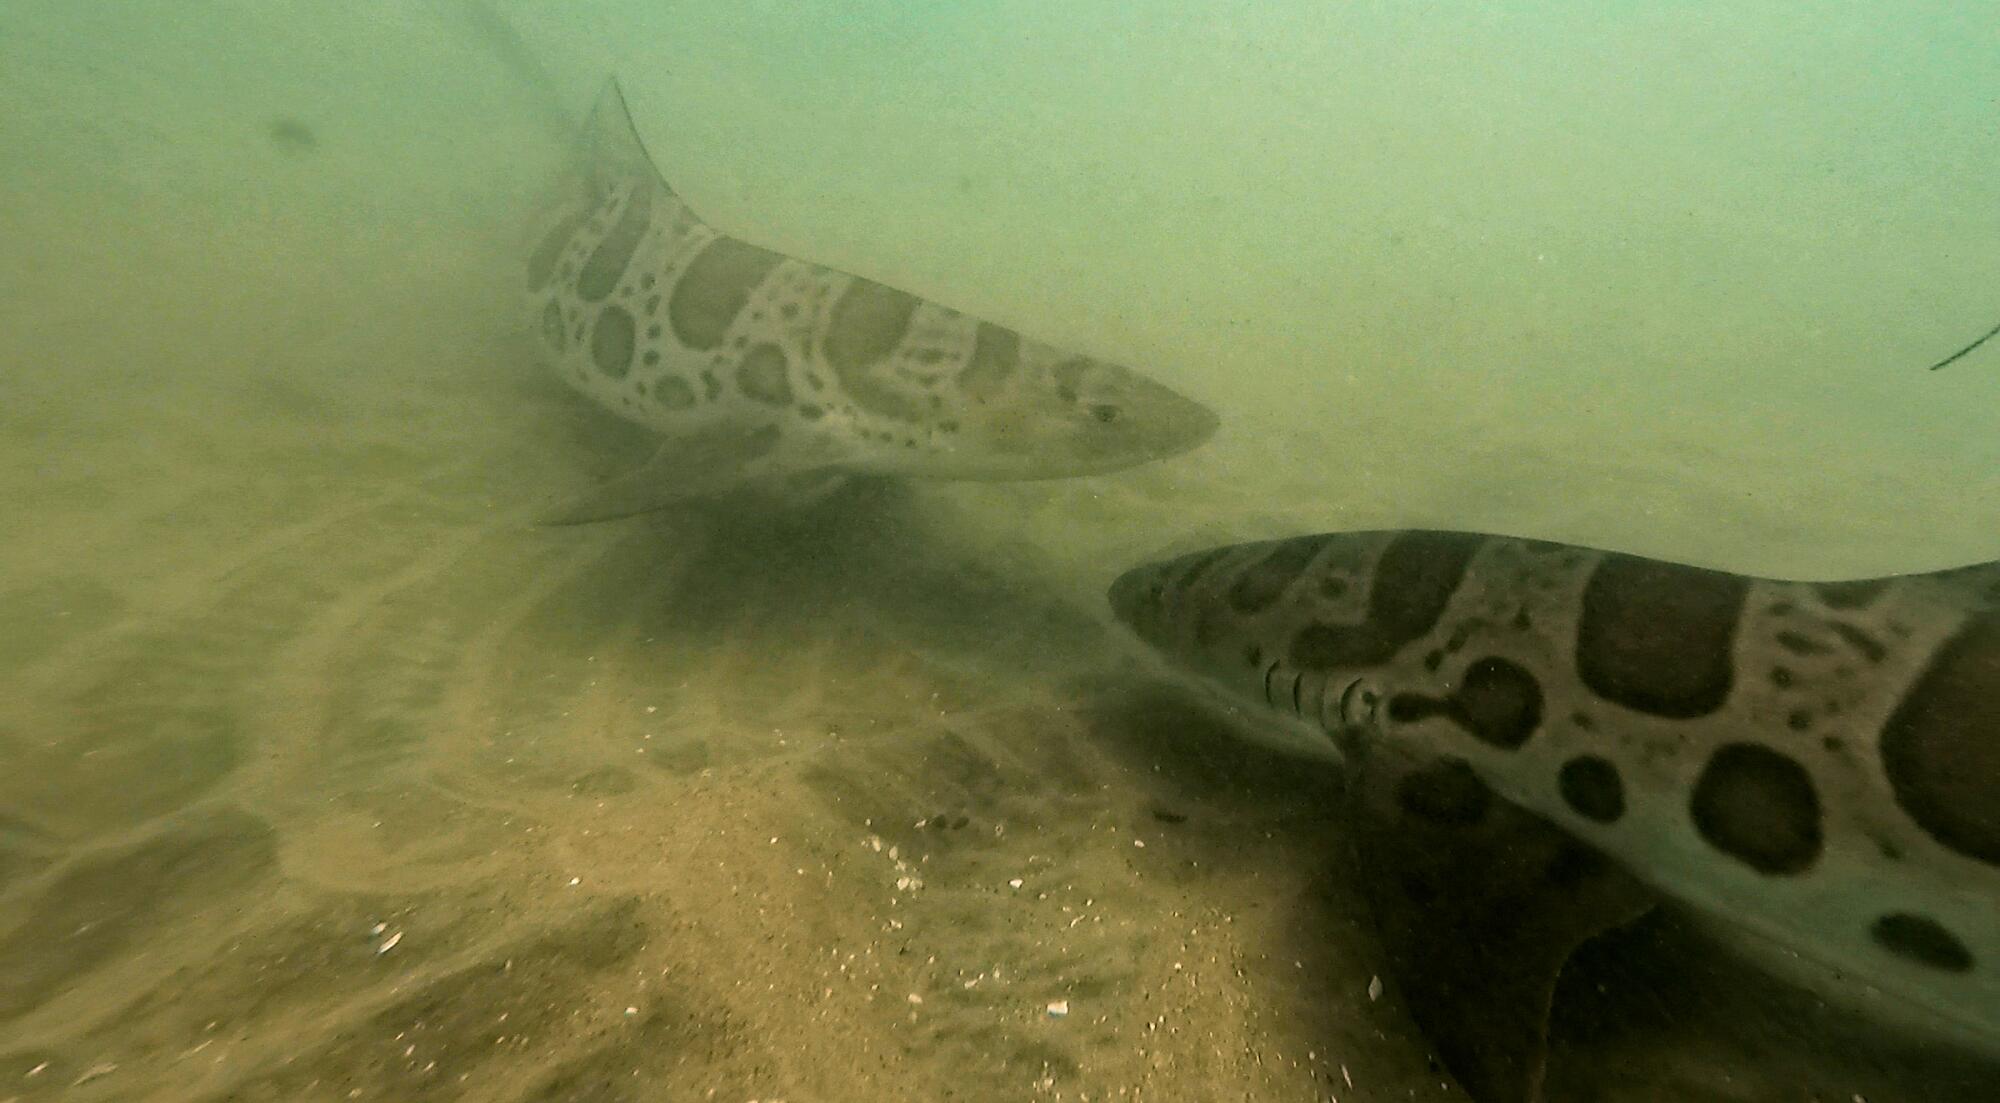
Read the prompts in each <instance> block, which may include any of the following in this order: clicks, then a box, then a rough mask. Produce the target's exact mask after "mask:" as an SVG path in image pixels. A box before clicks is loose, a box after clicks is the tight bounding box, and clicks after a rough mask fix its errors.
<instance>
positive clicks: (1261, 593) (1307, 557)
mask: <svg viewBox="0 0 2000 1103" xmlns="http://www.w3.org/2000/svg"><path fill="white" fill-rule="evenodd" d="M1326 543H1327V538H1326V537H1324V536H1301V537H1298V538H1296V539H1292V540H1281V541H1278V542H1277V543H1276V544H1274V545H1272V547H1271V550H1270V551H1269V552H1268V553H1266V554H1265V556H1264V557H1263V558H1262V559H1259V560H1258V561H1257V562H1255V563H1253V564H1251V565H1250V567H1249V568H1248V569H1247V570H1245V571H1243V573H1241V574H1239V575H1237V576H1236V581H1235V582H1234V583H1231V584H1230V587H1229V595H1228V596H1229V607H1230V608H1231V609H1234V610H1236V611H1237V612H1239V613H1241V614H1243V615H1244V616H1254V615H1255V614H1257V613H1261V612H1263V611H1264V610H1266V609H1269V608H1270V607H1271V606H1272V605H1274V604H1276V603H1277V600H1278V599H1279V598H1280V597H1282V596H1284V593H1285V591H1286V590H1287V589H1288V588H1290V586H1291V585H1292V583H1294V582H1296V581H1298V578H1299V576H1300V575H1302V574H1304V573H1305V571H1306V568H1307V567H1310V566H1312V561H1313V557H1314V556H1316V555H1318V554H1319V552H1320V549H1321V548H1324V547H1325V546H1326Z"/></svg>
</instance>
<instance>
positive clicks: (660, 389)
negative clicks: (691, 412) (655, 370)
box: [653, 375, 694, 410]
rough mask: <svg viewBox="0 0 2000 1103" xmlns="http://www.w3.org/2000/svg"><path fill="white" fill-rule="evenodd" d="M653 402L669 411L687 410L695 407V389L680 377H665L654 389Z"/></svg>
mask: <svg viewBox="0 0 2000 1103" xmlns="http://www.w3.org/2000/svg"><path fill="white" fill-rule="evenodd" d="M653 401H655V402H658V403H659V404H660V405H662V406H665V407H666V408H667V409H669V410H685V409H687V408H689V407H691V406H693V405H694V388H693V387H690V386H688V382H687V380H685V379H682V378H680V377H679V376H674V375H669V376H665V377H663V378H661V380H660V381H659V382H658V383H657V384H655V385H654V387H653Z"/></svg>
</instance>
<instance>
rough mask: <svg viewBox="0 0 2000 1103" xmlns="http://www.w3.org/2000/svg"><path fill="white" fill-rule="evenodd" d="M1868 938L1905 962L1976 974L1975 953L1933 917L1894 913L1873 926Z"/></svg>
mask: <svg viewBox="0 0 2000 1103" xmlns="http://www.w3.org/2000/svg"><path fill="white" fill-rule="evenodd" d="M1868 936H1869V937H1870V938H1873V939H1874V940H1875V944H1876V945H1877V946H1880V947H1882V948H1883V949H1884V950H1887V951H1889V952H1890V953H1892V954H1894V955H1896V956H1897V957H1899V958H1902V959H1903V960H1905V961H1910V962H1915V963H1916V964H1918V965H1923V966H1928V967H1929V968H1932V969H1936V970H1938V971H1939V972H1944V973H1969V972H1971V971H1972V951H1970V950H1968V949H1966V948H1965V943H1963V942H1961V941H1959V939H1958V936H1957V935H1954V934H1952V933H1951V932H1950V931H1948V930H1945V928H1944V925H1943V924H1942V923H1939V922H1938V921H1937V920H1935V919H1932V918H1930V917H1929V916H1924V915H1911V914H1909V913H1908V912H1892V913H1890V914H1888V915H1885V916H1883V917H1882V918H1880V919H1877V920H1876V921H1875V922H1874V923H1873V924H1871V925H1870V926H1869V928H1868Z"/></svg>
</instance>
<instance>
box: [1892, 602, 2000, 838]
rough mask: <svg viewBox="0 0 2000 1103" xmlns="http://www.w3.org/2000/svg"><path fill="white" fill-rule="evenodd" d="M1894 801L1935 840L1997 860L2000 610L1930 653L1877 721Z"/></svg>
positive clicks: (1977, 620) (1999, 823) (1999, 829)
mask: <svg viewBox="0 0 2000 1103" xmlns="http://www.w3.org/2000/svg"><path fill="white" fill-rule="evenodd" d="M1882 768H1883V772H1884V773H1885V774H1887V775H1888V778H1889V785H1890V787H1891V788H1892V789H1893V790H1894V791H1895V794H1896V803H1897V804H1899V805H1901V806H1902V808H1903V811H1905V812H1908V813H1909V814H1910V818H1911V819H1913V820H1915V821H1916V822H1917V825H1918V826H1919V827H1921V828H1923V829H1924V831H1925V832H1926V833H1928V834H1929V835H1930V836H1931V837H1932V838H1933V839H1936V840H1937V841H1938V843H1939V844H1940V845H1943V846H1946V847H1949V848H1951V849H1952V850H1954V851H1957V852H1958V853H1960V854H1963V855H1965V856H1966V857H1968V858H1973V859H1976V860H1978V861H1981V862H1985V863H1986V864H1988V865H1994V866H2000V615H1996V614H1993V613H1983V614H1981V615H1979V616H1978V617H1976V618H1974V619H1973V620H1972V621H1971V622H1970V623H1969V624H1967V625H1966V626H1965V627H1964V628H1962V629H1960V630H1959V632H1958V634H1957V635H1955V636H1953V637H1952V638H1951V639H1950V640H1948V641H1946V642H1945V644H1944V646H1942V647H1940V648H1939V649H1938V651H1937V654H1935V655H1933V656H1932V657H1931V662H1930V665H1929V667H1927V668H1926V669H1925V670H1924V673H1923V676H1922V677H1920V678H1918V679H1917V682H1916V684H1915V685H1914V686H1912V687H1911V688H1910V691H1909V693H1908V694H1907V695H1905V696H1904V698H1903V700H1902V702H1901V703H1900V704H1898V705H1897V706H1896V710H1895V711H1894V712H1893V713H1891V714H1890V716H1889V720H1888V723H1886V724H1885V725H1884V726H1883V728H1882Z"/></svg>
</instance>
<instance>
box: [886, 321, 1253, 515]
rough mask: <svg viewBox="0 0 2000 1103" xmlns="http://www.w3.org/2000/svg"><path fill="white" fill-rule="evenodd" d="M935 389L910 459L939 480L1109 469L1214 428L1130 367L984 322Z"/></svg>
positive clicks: (1180, 445) (1209, 418)
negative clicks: (963, 361)
mask: <svg viewBox="0 0 2000 1103" xmlns="http://www.w3.org/2000/svg"><path fill="white" fill-rule="evenodd" d="M994 346H1005V347H998V348H996V347H994ZM1003 358H1004V359H1003ZM937 394H938V395H939V397H941V398H942V399H943V402H942V403H941V404H939V405H938V407H937V412H936V413H935V414H934V415H933V416H931V417H930V418H928V419H927V422H928V431H926V432H925V433H924V439H925V440H926V442H927V443H928V444H929V445H930V446H929V447H927V448H922V449H919V456H917V457H913V458H912V460H911V461H910V462H911V464H912V470H913V471H918V470H920V471H921V472H922V473H924V474H928V475H934V476H938V477H945V478H957V479H975V480H977V479H991V480H999V479H1047V478H1061V477H1066V476H1073V475H1095V474H1102V473H1105V472H1111V471H1118V470H1122V469H1124V468H1128V467H1133V466H1136V465H1138V464H1142V463H1147V462H1150V461H1152V460H1157V459H1162V458H1165V457H1168V456H1174V455H1178V454H1180V453H1182V452H1186V451H1189V450H1191V449H1193V448H1195V447H1197V446H1198V445H1200V444H1202V443H1203V442H1204V441H1206V440H1208V438H1209V437H1211V436H1212V435H1214V433H1215V431H1216V427H1217V425H1218V419H1217V417H1216V415H1215V412H1214V411H1212V410H1210V409H1209V408H1208V407H1206V406H1204V405H1202V404H1201V403H1199V402H1196V401H1194V400H1193V399H1190V398H1187V397H1185V396H1183V395H1181V394H1179V393H1178V392H1176V391H1174V390H1173V389H1171V388H1169V387H1167V386H1165V385H1163V384H1160V383H1156V382H1154V381H1153V380H1151V379H1148V378H1147V377H1145V376H1144V375H1141V374H1140V373H1138V372H1136V371H1133V370H1131V369H1129V368H1125V367H1121V366H1120V365H1117V364H1113V363H1108V362H1106V361H1103V360H1097V359H1093V358H1091V357H1087V356H1079V355H1075V354H1073V353H1068V352H1065V351H1063V350H1061V349H1057V348H1054V347H1052V346H1049V345H1045V344H1042V343H1041V342H1038V341H1032V340H1028V339H1026V338H1019V337H1016V336H1015V335H1013V334H1012V333H1011V332H1010V331H1007V330H1002V329H1000V328H999V327H997V326H993V325H990V324H987V323H979V335H978V337H977V338H976V339H975V349H974V351H973V353H972V356H971V358H970V359H969V362H968V364H967V366H966V367H965V368H963V369H961V370H960V371H959V372H958V373H957V377H956V379H954V380H953V382H952V385H951V386H949V387H941V388H939V389H938V391H937ZM919 464H920V465H921V467H920V468H919V467H917V466H916V465H919Z"/></svg>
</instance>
